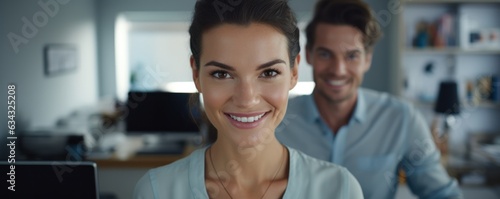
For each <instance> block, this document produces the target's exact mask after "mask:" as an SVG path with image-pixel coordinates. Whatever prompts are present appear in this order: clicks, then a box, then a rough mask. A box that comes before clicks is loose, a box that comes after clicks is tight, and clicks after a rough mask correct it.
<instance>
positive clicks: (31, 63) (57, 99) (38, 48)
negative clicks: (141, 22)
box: [0, 0, 98, 159]
mask: <svg viewBox="0 0 500 199" xmlns="http://www.w3.org/2000/svg"><path fill="white" fill-rule="evenodd" d="M60 1H61V2H63V1H62V0H60ZM65 1H68V2H67V3H66V4H64V5H63V4H58V5H59V10H57V12H54V13H49V14H53V17H52V16H49V15H45V16H47V20H46V21H45V22H46V24H44V23H43V22H44V21H43V16H42V15H44V14H41V13H47V12H46V11H44V9H42V7H40V6H39V5H38V2H56V1H55V0H38V1H2V2H1V3H0V24H1V25H0V36H1V37H2V39H1V40H0V88H1V89H0V90H1V91H0V104H1V106H0V122H1V125H0V126H1V127H2V128H0V141H1V143H2V144H1V145H2V146H5V145H4V144H3V143H4V141H5V138H6V136H7V132H6V127H5V126H6V124H7V102H6V101H7V85H8V84H9V83H14V84H16V87H17V88H16V118H15V120H16V124H17V129H22V128H26V127H27V126H28V125H30V126H49V125H53V124H54V123H55V121H56V120H57V119H58V118H59V117H61V116H64V115H67V114H68V113H69V112H70V111H72V110H74V109H75V108H78V107H81V106H83V105H88V104H91V103H95V102H96V101H97V94H98V89H97V67H96V66H97V58H96V57H97V53H96V24H95V20H96V17H95V5H94V1H80V0H65ZM50 9H51V10H53V11H56V9H55V7H53V6H52V7H50ZM34 15H36V16H38V15H39V16H42V17H38V20H39V22H42V23H41V24H39V25H40V27H39V28H37V29H38V32H36V34H33V35H29V36H31V37H32V38H27V40H28V42H27V43H26V44H21V45H19V49H18V52H17V53H16V52H15V50H14V48H13V47H12V45H11V42H10V40H9V39H8V37H7V35H8V34H9V33H11V32H12V33H14V34H17V35H19V36H23V30H22V28H23V26H24V24H25V23H24V22H23V21H22V18H23V17H26V19H28V21H30V22H33V16H34ZM25 32H27V31H25ZM27 33H29V32H27ZM53 43H62V44H73V45H74V46H76V48H77V49H78V57H79V62H78V66H77V69H76V70H74V71H71V72H68V73H65V74H60V75H56V76H50V77H46V76H45V74H44V59H43V48H44V46H45V45H46V44H53ZM4 149H5V147H2V149H1V150H0V153H2V154H1V156H0V159H4V158H6V156H4V154H3V153H5V150H4Z"/></svg>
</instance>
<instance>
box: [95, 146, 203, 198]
mask: <svg viewBox="0 0 500 199" xmlns="http://www.w3.org/2000/svg"><path fill="white" fill-rule="evenodd" d="M194 150H195V147H192V146H189V145H188V146H187V147H186V149H185V150H184V153H183V154H181V155H131V156H129V157H128V158H126V159H119V158H118V157H117V156H116V155H111V156H110V157H109V158H102V157H100V158H92V157H89V158H88V160H90V161H94V162H96V164H97V169H98V174H99V189H100V191H101V192H104V193H112V194H114V195H116V196H118V198H120V199H132V194H133V190H134V187H135V184H136V183H137V181H139V179H140V178H141V177H142V176H143V175H144V174H145V173H146V172H147V171H148V170H149V169H151V168H155V167H159V166H163V165H167V164H170V163H172V162H175V161H177V160H179V159H181V158H183V157H186V156H188V155H189V154H191V152H192V151H194Z"/></svg>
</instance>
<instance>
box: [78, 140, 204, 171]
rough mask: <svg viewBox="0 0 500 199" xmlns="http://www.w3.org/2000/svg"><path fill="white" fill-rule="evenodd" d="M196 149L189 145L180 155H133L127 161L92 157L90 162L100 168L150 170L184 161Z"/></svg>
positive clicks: (115, 157) (114, 156) (114, 157)
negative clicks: (180, 160)
mask: <svg viewBox="0 0 500 199" xmlns="http://www.w3.org/2000/svg"><path fill="white" fill-rule="evenodd" d="M195 149H196V148H195V147H194V146H190V145H187V146H186V149H185V150H184V153H182V154H180V155H156V154H155V155H135V154H133V155H131V156H129V157H127V158H125V159H120V158H118V157H117V156H116V155H111V157H110V158H93V157H92V156H90V157H89V158H88V160H90V161H93V162H95V163H96V164H97V167H98V168H143V169H150V168H155V167H159V166H163V165H167V164H170V163H172V162H175V161H177V160H179V159H182V158H184V157H186V156H188V155H189V154H191V152H193V151H194V150H195Z"/></svg>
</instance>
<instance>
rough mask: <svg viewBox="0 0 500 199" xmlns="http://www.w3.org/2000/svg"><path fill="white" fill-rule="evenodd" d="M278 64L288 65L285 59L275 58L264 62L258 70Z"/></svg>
mask: <svg viewBox="0 0 500 199" xmlns="http://www.w3.org/2000/svg"><path fill="white" fill-rule="evenodd" d="M276 64H285V65H286V62H285V61H283V60H282V59H275V60H272V61H270V62H267V63H264V64H261V65H260V66H259V67H258V68H257V70H262V69H264V68H269V67H271V66H273V65H276Z"/></svg>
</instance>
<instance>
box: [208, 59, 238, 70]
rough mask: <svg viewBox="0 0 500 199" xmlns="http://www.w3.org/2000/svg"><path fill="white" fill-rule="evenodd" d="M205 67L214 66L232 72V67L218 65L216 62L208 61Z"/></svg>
mask: <svg viewBox="0 0 500 199" xmlns="http://www.w3.org/2000/svg"><path fill="white" fill-rule="evenodd" d="M205 66H216V67H219V68H223V69H226V70H229V71H234V67H232V66H229V65H227V64H223V63H220V62H216V61H210V62H208V63H206V64H205Z"/></svg>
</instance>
